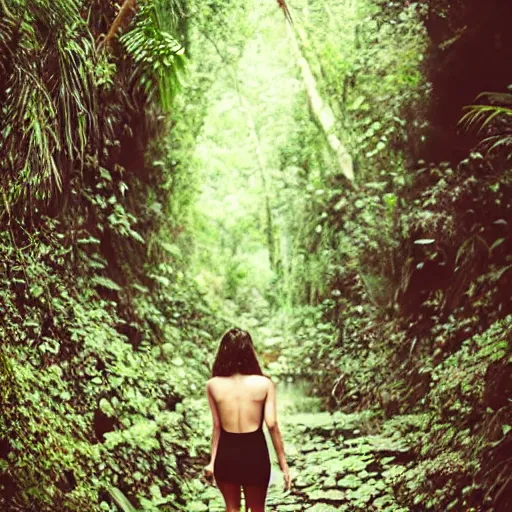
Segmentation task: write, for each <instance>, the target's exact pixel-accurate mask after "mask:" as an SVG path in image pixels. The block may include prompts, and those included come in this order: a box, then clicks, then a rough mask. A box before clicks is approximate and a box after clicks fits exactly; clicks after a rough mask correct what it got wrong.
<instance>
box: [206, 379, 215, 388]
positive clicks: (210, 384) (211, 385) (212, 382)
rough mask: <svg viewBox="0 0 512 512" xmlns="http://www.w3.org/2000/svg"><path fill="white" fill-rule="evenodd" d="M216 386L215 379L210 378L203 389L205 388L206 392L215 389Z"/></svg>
mask: <svg viewBox="0 0 512 512" xmlns="http://www.w3.org/2000/svg"><path fill="white" fill-rule="evenodd" d="M216 384H217V377H212V378H211V379H208V380H207V381H206V386H205V388H206V390H212V389H214V388H215V386H216Z"/></svg>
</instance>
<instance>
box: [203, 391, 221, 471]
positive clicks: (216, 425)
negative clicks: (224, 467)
mask: <svg viewBox="0 0 512 512" xmlns="http://www.w3.org/2000/svg"><path fill="white" fill-rule="evenodd" d="M206 396H207V397H208V403H209V404H210V410H211V411H212V422H213V433H212V444H211V458H210V464H212V465H213V463H214V462H215V457H216V455H217V447H218V446H219V437H220V418H219V411H218V410H217V404H216V403H215V400H214V399H213V396H212V393H211V390H210V381H208V382H207V383H206Z"/></svg>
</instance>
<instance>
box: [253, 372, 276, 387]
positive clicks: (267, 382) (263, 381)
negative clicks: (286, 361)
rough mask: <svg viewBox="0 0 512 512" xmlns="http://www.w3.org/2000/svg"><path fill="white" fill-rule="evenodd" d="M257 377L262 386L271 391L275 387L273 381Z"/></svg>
mask: <svg viewBox="0 0 512 512" xmlns="http://www.w3.org/2000/svg"><path fill="white" fill-rule="evenodd" d="M255 377H256V378H257V379H258V382H259V383H261V385H262V386H264V387H265V388H266V389H270V388H271V387H272V386H273V385H274V383H273V382H272V380H271V379H270V378H269V377H267V376H265V375H255Z"/></svg>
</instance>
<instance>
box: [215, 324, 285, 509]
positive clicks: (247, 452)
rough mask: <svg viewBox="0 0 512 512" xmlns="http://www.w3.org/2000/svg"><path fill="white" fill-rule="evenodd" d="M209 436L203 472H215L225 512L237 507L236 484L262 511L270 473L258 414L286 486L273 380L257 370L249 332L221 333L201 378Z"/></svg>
mask: <svg viewBox="0 0 512 512" xmlns="http://www.w3.org/2000/svg"><path fill="white" fill-rule="evenodd" d="M206 394H207V396H208V402H209V404H210V409H211V411H212V418H213V436H212V454H211V460H210V463H209V464H208V465H207V466H206V468H205V475H206V478H208V479H209V480H212V479H213V477H215V482H216V484H217V487H218V488H219V489H220V491H221V493H222V495H223V497H224V500H225V502H226V512H238V511H239V510H240V496H241V488H242V487H243V490H244V496H245V503H246V507H247V509H248V510H250V511H251V512H264V510H265V499H266V496H267V489H268V483H269V479H270V458H269V453H268V448H267V443H266V441H265V435H264V434H263V429H262V427H263V420H265V423H266V424H267V428H268V430H269V432H270V436H271V438H272V443H273V445H274V448H275V450H276V453H277V457H278V460H279V466H280V468H281V471H282V472H283V475H284V481H285V489H286V490H289V489H290V486H291V480H290V471H289V469H288V464H287V463H286V458H285V455H284V448H283V440H282V438H281V433H280V431H279V427H278V424H277V415H276V398H275V397H276V392H275V386H274V383H273V382H272V381H271V380H270V379H269V378H268V377H265V376H264V375H263V373H262V371H261V368H260V365H259V363H258V359H257V357H256V353H255V351H254V346H253V343H252V339H251V336H250V335H249V333H248V332H246V331H242V330H241V329H230V330H229V331H227V332H226V333H225V334H224V336H223V337H222V339H221V342H220V345H219V349H218V351H217V355H216V357H215V362H214V364H213V370H212V378H211V379H210V380H208V382H207V383H206Z"/></svg>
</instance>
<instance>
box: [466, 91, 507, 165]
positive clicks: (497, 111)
mask: <svg viewBox="0 0 512 512" xmlns="http://www.w3.org/2000/svg"><path fill="white" fill-rule="evenodd" d="M484 97H485V98H486V99H487V101H488V102H490V104H487V105H469V106H467V107H465V110H466V113H465V114H464V115H463V116H462V118H461V119H460V124H462V125H463V126H464V127H465V128H466V129H467V130H469V129H472V128H475V127H476V126H479V127H478V133H479V134H480V133H482V132H484V131H486V132H487V133H488V134H489V135H488V136H487V137H485V138H484V139H483V140H482V142H481V144H482V145H483V146H484V147H486V148H487V152H488V153H491V152H492V151H496V150H498V149H500V150H502V151H505V152H506V155H507V156H509V155H510V146H511V145H512V134H511V126H512V122H511V121H512V119H511V118H512V108H510V107H509V106H506V105H511V104H512V94H510V93H489V92H486V93H482V94H479V95H478V96H477V98H476V100H479V99H481V98H484ZM494 132H497V133H494Z"/></svg>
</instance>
